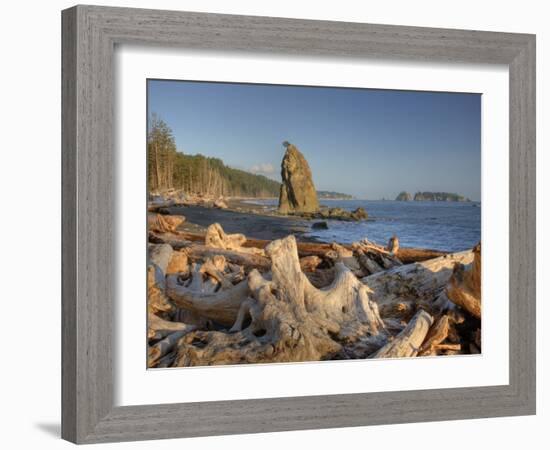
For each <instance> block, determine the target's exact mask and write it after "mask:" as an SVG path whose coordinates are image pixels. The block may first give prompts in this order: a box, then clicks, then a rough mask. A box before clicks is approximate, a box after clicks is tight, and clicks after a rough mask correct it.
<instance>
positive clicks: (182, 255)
mask: <svg viewBox="0 0 550 450" xmlns="http://www.w3.org/2000/svg"><path fill="white" fill-rule="evenodd" d="M174 273H177V274H181V275H186V274H188V273H189V257H188V256H187V252H185V251H181V250H180V251H175V252H173V253H172V256H171V257H170V261H169V262H168V266H167V267H166V275H170V274H174Z"/></svg>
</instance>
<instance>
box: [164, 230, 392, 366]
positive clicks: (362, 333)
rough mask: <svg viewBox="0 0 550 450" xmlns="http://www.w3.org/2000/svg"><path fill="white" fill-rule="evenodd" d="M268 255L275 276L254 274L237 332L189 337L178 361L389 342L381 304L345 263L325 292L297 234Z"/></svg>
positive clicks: (308, 353) (316, 353) (323, 355)
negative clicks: (305, 261) (302, 260)
mask: <svg viewBox="0 0 550 450" xmlns="http://www.w3.org/2000/svg"><path fill="white" fill-rule="evenodd" d="M266 253H267V255H268V256H269V257H270V258H271V261H272V267H271V272H272V277H271V279H270V280H267V279H265V278H264V277H263V276H262V275H261V274H260V273H259V272H258V271H256V270H253V271H252V272H251V273H250V274H249V276H248V287H249V289H250V296H249V297H248V298H247V299H246V300H245V301H244V302H242V304H241V306H240V309H239V313H238V316H237V318H236V320H235V323H234V324H233V327H232V329H231V331H232V333H226V332H220V331H209V332H205V331H195V332H192V333H190V334H188V335H186V336H185V337H184V338H183V339H182V340H181V341H180V346H179V350H178V355H177V359H176V362H175V364H176V365H178V366H189V365H205V364H208V365H210V364H239V363H246V362H248V363H252V362H255V363H259V362H282V361H315V360H321V359H329V358H331V357H332V356H333V355H335V354H337V353H338V352H339V351H340V350H341V349H342V345H343V344H344V343H346V342H350V341H353V340H357V339H360V338H365V339H366V338H370V339H377V340H378V341H379V342H380V345H381V344H382V343H383V342H384V341H385V332H384V331H385V330H384V323H383V322H382V320H381V318H380V315H379V314H378V308H377V306H376V304H375V303H373V302H371V301H370V300H369V299H368V296H367V294H366V288H365V286H364V285H363V284H362V283H361V282H360V281H359V280H358V279H357V278H356V277H355V276H354V275H353V274H352V273H351V272H350V271H349V270H348V269H347V268H346V267H345V266H344V265H343V264H342V263H337V265H336V271H337V275H336V278H335V280H334V282H333V283H332V285H331V286H330V287H329V288H327V289H325V290H319V289H317V288H315V287H314V286H313V285H311V283H310V282H309V281H308V279H307V278H306V276H305V275H304V274H303V273H302V271H301V269H300V264H299V260H298V252H297V248H296V240H295V239H294V237H293V236H289V237H287V238H285V239H282V240H277V241H273V242H272V243H271V244H270V245H268V246H267V248H266ZM171 297H172V296H171ZM172 298H173V297H172ZM246 323H248V325H246V326H245V324H246ZM380 345H379V346H380Z"/></svg>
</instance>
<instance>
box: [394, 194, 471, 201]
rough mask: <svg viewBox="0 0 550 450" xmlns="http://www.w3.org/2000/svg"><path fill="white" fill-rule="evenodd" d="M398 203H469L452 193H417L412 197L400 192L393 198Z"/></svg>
mask: <svg viewBox="0 0 550 450" xmlns="http://www.w3.org/2000/svg"><path fill="white" fill-rule="evenodd" d="M395 200H396V201H399V202H410V201H413V200H414V201H416V202H428V201H429V202H469V201H470V199H469V198H466V197H464V196H463V195H459V194H456V193H453V192H417V193H416V194H414V197H413V196H412V195H411V194H410V193H409V192H406V191H402V192H400V193H399V194H398V195H397V197H396V198H395Z"/></svg>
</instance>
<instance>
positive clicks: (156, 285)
mask: <svg viewBox="0 0 550 450" xmlns="http://www.w3.org/2000/svg"><path fill="white" fill-rule="evenodd" d="M165 289H166V281H165V276H164V272H162V270H161V268H160V267H159V266H158V265H156V264H154V263H151V264H149V266H148V267H147V310H148V312H150V313H161V312H164V313H169V312H172V311H174V305H173V304H172V302H171V301H170V300H169V299H168V297H167V296H166V293H165Z"/></svg>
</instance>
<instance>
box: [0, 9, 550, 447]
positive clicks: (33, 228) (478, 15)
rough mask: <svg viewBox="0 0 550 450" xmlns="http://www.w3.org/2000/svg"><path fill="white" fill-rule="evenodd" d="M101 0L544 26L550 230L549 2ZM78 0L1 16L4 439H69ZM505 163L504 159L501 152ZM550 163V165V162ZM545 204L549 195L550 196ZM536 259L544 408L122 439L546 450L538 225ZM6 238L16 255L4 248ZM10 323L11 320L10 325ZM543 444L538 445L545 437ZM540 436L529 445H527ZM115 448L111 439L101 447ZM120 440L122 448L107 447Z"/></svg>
mask: <svg viewBox="0 0 550 450" xmlns="http://www.w3.org/2000/svg"><path fill="white" fill-rule="evenodd" d="M98 3H100V4H103V5H112V6H134V7H146V8H162V9H180V10H189V11H203V12H219V13H232V14H250V15H269V16H279V17H298V18H308V19H327V20H329V19H330V20H342V21H356V22H372V23H387V24H396V25H418V26H432V27H449V28H468V29H480V30H490V31H511V32H526V33H536V34H537V129H538V133H537V134H538V136H537V137H538V149H539V151H538V161H537V162H538V164H537V173H538V178H537V180H538V181H537V182H538V200H537V206H538V229H539V230H543V229H545V228H548V226H549V225H550V224H549V220H548V219H549V217H548V215H549V212H548V207H546V208H544V204H543V203H544V195H545V193H547V191H548V189H549V185H550V182H549V181H548V179H544V176H543V175H544V174H545V172H546V171H547V170H550V167H547V166H548V155H544V154H543V151H542V149H544V148H545V147H546V146H547V145H548V128H545V127H544V125H547V124H548V123H549V121H550V112H549V105H550V98H549V91H548V82H550V75H549V68H548V57H549V54H548V45H549V44H548V42H550V28H549V26H548V25H549V21H548V19H546V20H545V19H544V17H548V11H546V10H545V9H547V8H546V2H541V1H531V0H523V1H521V2H518V1H517V0H516V1H513V2H512V1H503V0H500V1H498V0H490V1H488V0H486V1H479V0H474V1H471V0H462V1H460V2H455V3H451V2H441V1H437V0H435V1H428V0H417V1H414V2H411V1H407V0H400V1H385V2H372V4H368V3H367V2H359V1H356V2H354V1H351V0H349V1H348V0H339V1H338V2H333V1H331V2H328V1H326V2H325V1H319V0H318V1H301V2H297V1H296V0H293V1H292V0H277V1H271V0H269V1H262V2H258V1H253V0H232V1H231V2H228V1H224V0H183V1H175V0H172V1H170V0H157V1H133V2H132V1H123V0H118V1H103V2H98ZM72 5H73V3H72V2H71V1H64V0H50V1H48V2H40V1H36V0H34V1H26V2H15V1H12V2H5V3H4V4H3V5H2V14H1V16H0V36H1V39H0V45H1V49H2V56H3V58H2V66H1V70H0V78H1V82H0V93H1V94H0V130H1V135H0V149H1V157H0V161H1V162H0V167H1V169H2V171H1V175H0V183H1V184H2V186H1V191H0V192H1V193H2V194H3V195H4V200H3V208H2V213H3V214H2V217H4V219H3V220H2V221H1V222H0V227H1V229H0V236H1V237H2V241H3V242H2V249H3V250H4V257H3V258H2V260H1V262H0V274H1V282H2V289H1V290H0V292H1V307H2V328H1V331H2V332H1V335H2V337H3V339H2V343H3V351H2V357H1V358H0V360H1V368H2V370H1V371H0V412H1V414H2V417H1V423H2V432H1V433H0V443H1V444H2V447H4V448H26V447H30V448H32V446H40V447H41V448H44V449H57V448H68V447H69V445H70V444H68V443H66V442H65V441H62V440H60V438H59V430H60V425H59V421H60V419H59V418H60V341H61V337H60V304H61V288H60V270H61V261H60V246H61V233H60V229H61V220H60V216H61V201H60V196H61V194H60V172H61V171H60V167H61V157H60V127H61V125H60V115H61V109H60V105H61V98H60V86H61V71H60V64H61V54H60V51H61V20H60V11H61V9H64V8H66V7H69V6H72ZM495 164H498V161H495ZM545 169H546V170H545ZM546 203H547V202H546ZM538 242H539V251H538V253H539V258H538V260H539V267H538V279H539V283H538V300H539V302H538V311H537V313H538V314H537V315H538V320H537V322H538V323H537V339H538V345H537V347H538V364H537V369H538V375H537V378H538V380H539V382H538V396H537V397H538V415H537V416H533V417H514V418H504V419H484V420H468V421H455V422H440V423H425V424H406V425H388V426H378V427H362V428H349V429H338V430H315V431H301V432H288V433H272V434H262V435H246V436H229V437H215V438H200V439H198V438H197V439H190V440H186V441H182V440H169V441H158V442H137V443H125V444H118V447H117V448H136V449H138V448H147V449H150V448H155V449H156V448H159V449H161V448H162V449H164V448H166V449H168V448H181V446H185V447H187V448H199V447H200V448H201V449H210V448H212V449H213V448H219V447H220V446H222V445H223V446H224V447H225V448H229V449H233V448H235V449H237V448H239V449H248V448H251V449H252V448H254V449H258V448H262V449H264V448H284V447H287V448H295V447H298V446H300V445H301V446H303V445H307V446H310V447H313V446H315V447H316V448H335V447H341V446H344V445H346V446H347V445H357V446H361V447H362V446H365V447H368V448H377V447H382V446H384V447H388V448H399V447H401V446H405V445H407V446H409V448H411V449H416V448H418V449H424V450H426V449H430V448H440V447H441V446H444V447H445V448H446V449H449V450H451V449H463V448H464V447H465V446H466V447H472V448H474V447H475V448H484V447H485V448H493V447H496V448H500V449H507V448H518V447H524V446H528V447H533V448H537V447H538V448H542V447H543V446H544V444H543V442H546V443H547V442H548V435H547V433H546V430H545V427H544V426H543V425H544V424H547V423H549V420H550V413H549V408H550V395H549V394H548V389H547V385H545V383H544V381H545V380H543V378H544V376H545V374H546V373H545V372H544V367H543V366H544V365H547V364H548V357H549V351H548V348H549V347H548V346H549V345H550V342H549V333H548V332H547V330H544V329H543V322H544V317H545V316H546V314H547V313H548V309H547V308H546V307H545V305H544V304H543V300H544V299H545V297H547V296H548V289H545V286H544V285H543V282H541V281H542V280H543V278H544V276H545V275H546V274H547V272H548V267H549V266H548V263H545V261H543V255H545V254H547V253H548V252H545V251H544V250H550V249H549V248H548V243H549V242H548V239H547V238H546V237H545V235H544V234H543V233H542V232H539V236H538ZM6 244H7V247H8V248H7V253H6ZM6 327H7V328H6ZM536 442H540V444H539V445H537V444H536ZM529 444H531V445H529ZM97 447H98V448H99V447H105V448H107V447H106V446H105V445H101V446H97ZM109 448H113V447H109Z"/></svg>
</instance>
